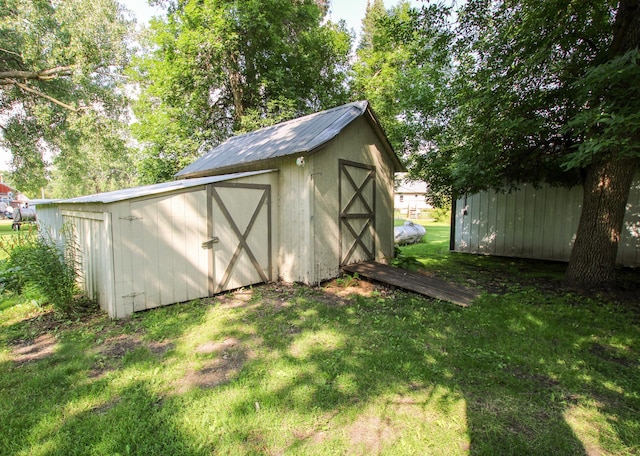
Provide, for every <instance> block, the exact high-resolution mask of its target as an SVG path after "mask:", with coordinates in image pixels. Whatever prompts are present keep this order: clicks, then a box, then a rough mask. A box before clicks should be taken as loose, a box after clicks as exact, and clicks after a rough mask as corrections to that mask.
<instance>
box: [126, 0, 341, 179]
mask: <svg viewBox="0 0 640 456" xmlns="http://www.w3.org/2000/svg"><path fill="white" fill-rule="evenodd" d="M319 5H320V6H319ZM325 14H326V9H325V8H323V7H322V5H321V3H319V2H316V1H314V0H304V1H296V2H292V1H290V0H245V1H242V2H237V1H231V0H224V1H213V0H207V1H204V2H201V1H195V0H190V1H180V2H170V7H169V11H168V16H167V18H166V19H164V20H156V21H153V22H152V23H151V26H150V29H149V31H148V32H147V33H146V35H145V36H144V39H145V41H144V42H145V47H146V54H144V55H142V56H140V57H139V58H137V59H136V60H135V62H134V65H133V66H132V68H131V71H130V74H131V76H132V77H133V78H134V79H135V80H136V81H137V82H138V83H139V84H140V86H141V88H142V92H141V93H140V96H139V98H138V99H137V100H136V101H135V103H134V112H135V114H136V118H137V119H138V121H139V123H138V124H137V125H136V126H134V130H133V132H134V134H135V136H136V138H137V139H138V140H139V141H140V142H141V143H142V145H143V146H144V156H143V157H142V163H141V167H140V173H141V177H142V180H143V182H154V181H155V182H157V181H161V180H167V179H170V178H172V177H173V174H174V173H175V172H176V171H178V170H179V169H180V168H182V167H184V166H185V165H186V164H187V163H189V162H191V161H193V159H194V158H195V157H196V156H197V154H198V148H199V147H200V146H201V145H202V144H203V143H204V144H207V145H214V146H215V145H217V144H219V143H220V142H222V141H224V140H225V139H227V138H228V137H229V136H231V135H232V134H234V133H237V132H243V131H247V130H250V129H254V128H256V127H259V126H264V125H270V124H272V123H275V122H277V121H280V120H286V119H289V118H292V117H296V116H299V115H302V114H307V113H309V112H312V111H317V110H320V109H324V108H329V107H333V106H336V105H339V104H342V103H344V102H345V101H347V99H348V96H347V95H348V94H347V89H346V77H347V73H346V68H347V65H348V63H349V62H348V56H349V51H350V47H351V37H350V36H349V34H348V33H347V32H346V31H345V29H344V25H336V24H333V23H331V22H324V17H325Z"/></svg>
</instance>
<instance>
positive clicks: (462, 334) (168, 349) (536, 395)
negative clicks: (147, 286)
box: [0, 225, 640, 455]
mask: <svg viewBox="0 0 640 456" xmlns="http://www.w3.org/2000/svg"><path fill="white" fill-rule="evenodd" d="M426 241H427V242H426V243H423V244H419V245H415V246H408V247H405V248H403V250H404V251H405V253H406V254H411V255H416V256H419V257H420V260H421V262H423V264H424V265H425V270H426V271H427V272H430V273H437V274H439V275H441V276H444V277H449V278H450V279H452V280H456V281H460V282H463V283H465V284H467V285H469V286H473V287H476V288H477V289H479V290H481V291H483V294H482V296H481V297H480V298H479V299H478V300H477V301H476V302H475V303H474V305H473V306H471V307H470V308H468V309H463V308H459V307H457V306H454V305H451V304H447V303H444V302H439V301H434V300H430V299H425V298H422V297H418V296H416V295H412V294H409V293H404V292H401V291H398V290H390V289H384V288H378V289H376V290H374V291H373V292H370V293H366V294H365V295H362V294H351V295H345V294H344V293H339V294H336V293H334V291H335V290H334V289H331V290H330V289H325V288H308V287H303V286H285V285H281V284H274V285H269V286H260V287H255V288H253V289H247V290H242V291H241V292H239V293H235V294H234V293H229V294H226V295H222V296H219V297H217V298H215V299H211V300H199V301H195V302H192V303H187V304H179V305H174V306H169V307H164V308H160V309H155V310H152V311H147V312H143V313H139V314H135V315H134V317H133V318H131V319H129V320H124V321H111V320H109V319H108V318H107V317H106V316H104V315H103V314H101V313H99V312H93V313H89V314H86V315H84V316H80V317H74V318H73V319H64V318H61V317H57V316H55V315H54V314H53V313H52V312H51V311H49V310H48V309H47V308H46V307H44V308H43V307H40V306H39V305H38V304H37V303H35V302H33V301H29V300H21V298H20V297H16V296H8V295H6V296H4V297H3V299H2V300H0V454H3V455H4V454H7V455H9V454H11V455H14V454H15V455H40V454H46V455H53V454H60V455H68V454H83V455H84V454H96V455H113V454H140V455H148V454H163V455H164V454H167V455H169V454H181V455H210V454H225V455H226V454H231V455H247V454H249V455H251V454H255V455H258V454H295V455H298V454H299V455H307V454H310V455H313V454H319V455H335V454H362V455H365V454H366V455H368V454H386V455H423V454H442V455H452V454H453V455H455V454H486V455H497V454H500V455H503V454H507V455H508V454H513V455H523V454H539V455H550V454H554V455H573V454H577V455H580V454H583V455H584V454H616V455H618V454H620V455H632V454H638V453H639V452H640V375H638V372H639V369H640V303H638V302H637V295H636V298H635V301H634V300H633V299H628V300H624V299H620V297H619V296H617V297H616V298H615V300H614V299H613V298H611V297H608V298H607V297H598V296H591V297H585V296H582V295H578V294H573V293H568V292H564V291H562V290H561V289H558V288H557V287H556V284H557V281H558V280H559V279H560V278H561V274H562V265H558V264H554V263H540V262H526V261H516V260H512V259H496V258H489V257H474V256H469V255H456V254H452V253H449V252H448V227H446V226H443V225H429V226H427V236H426ZM636 276H637V274H636ZM348 282H349V283H348V284H347V283H346V282H344V281H343V282H341V284H343V285H344V286H345V287H346V285H353V283H352V282H353V281H351V280H350V281H348ZM361 285H364V284H363V283H361ZM361 288H362V289H364V287H361ZM338 291H345V292H346V291H347V288H342V289H341V288H340V284H339V286H338Z"/></svg>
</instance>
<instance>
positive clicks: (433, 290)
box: [342, 261, 479, 307]
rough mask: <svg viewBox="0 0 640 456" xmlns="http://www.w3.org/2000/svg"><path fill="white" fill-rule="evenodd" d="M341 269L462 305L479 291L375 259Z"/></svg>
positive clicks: (469, 302) (469, 301)
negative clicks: (378, 261)
mask: <svg viewBox="0 0 640 456" xmlns="http://www.w3.org/2000/svg"><path fill="white" fill-rule="evenodd" d="M342 269H343V270H344V271H346V272H351V273H357V274H358V275H359V276H362V277H367V278H369V279H373V280H377V281H378V282H383V283H387V284H389V285H393V286H395V287H399V288H402V289H404V290H408V291H413V292H415V293H419V294H422V295H425V296H429V297H431V298H436V299H440V300H442V301H448V302H452V303H454V304H457V305H459V306H462V307H469V306H470V305H471V303H472V302H473V300H474V299H476V298H477V297H478V296H479V293H477V292H475V291H473V290H470V289H468V288H465V287H462V286H460V285H455V284H452V283H449V282H446V281H444V280H441V279H438V278H435V277H429V276H427V275H424V274H420V273H419V272H413V271H407V270H405V269H400V268H394V267H393V266H388V265H386V264H382V263H377V262H375V261H367V262H364V263H356V264H350V265H348V266H343V267H342Z"/></svg>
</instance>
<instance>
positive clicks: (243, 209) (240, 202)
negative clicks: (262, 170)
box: [202, 183, 272, 295]
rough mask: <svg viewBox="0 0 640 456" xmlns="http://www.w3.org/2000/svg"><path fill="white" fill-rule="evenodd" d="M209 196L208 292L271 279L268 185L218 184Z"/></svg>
mask: <svg viewBox="0 0 640 456" xmlns="http://www.w3.org/2000/svg"><path fill="white" fill-rule="evenodd" d="M208 196H209V197H208V200H209V203H208V214H207V215H208V220H209V226H208V232H209V239H208V240H207V241H205V242H204V243H203V244H202V246H203V247H205V248H210V249H211V250H210V257H209V264H210V268H211V271H210V274H209V294H210V295H214V294H216V293H220V292H221V291H225V290H232V289H235V288H240V287H244V286H248V285H253V284H256V283H261V282H269V281H271V280H272V277H271V271H272V268H271V186H269V185H258V184H234V183H217V184H212V185H209V187H208Z"/></svg>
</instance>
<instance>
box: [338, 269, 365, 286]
mask: <svg viewBox="0 0 640 456" xmlns="http://www.w3.org/2000/svg"><path fill="white" fill-rule="evenodd" d="M358 280H360V276H359V275H358V273H357V272H354V273H353V275H350V274H345V275H343V276H342V277H338V278H337V279H336V285H338V286H339V287H343V288H349V287H355V286H356V285H357V284H358Z"/></svg>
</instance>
